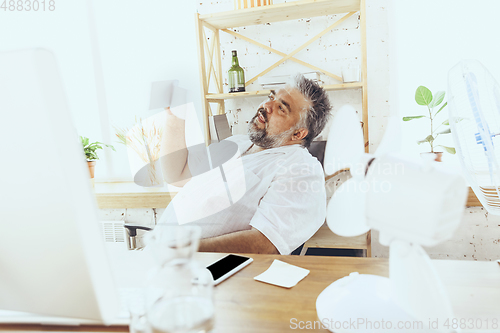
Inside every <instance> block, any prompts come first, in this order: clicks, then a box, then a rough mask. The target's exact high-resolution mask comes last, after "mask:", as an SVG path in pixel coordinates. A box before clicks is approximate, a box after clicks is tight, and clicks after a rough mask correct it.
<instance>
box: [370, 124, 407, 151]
mask: <svg viewBox="0 0 500 333" xmlns="http://www.w3.org/2000/svg"><path fill="white" fill-rule="evenodd" d="M400 125H401V123H400V122H399V119H398V118H396V117H390V118H389V121H388V123H387V127H386V128H387V129H386V130H385V134H384V137H383V138H382V141H381V142H380V145H379V146H378V148H377V150H376V151H375V157H379V156H382V155H385V154H388V153H395V152H400V151H401V126H400Z"/></svg>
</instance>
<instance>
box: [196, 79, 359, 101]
mask: <svg viewBox="0 0 500 333" xmlns="http://www.w3.org/2000/svg"><path fill="white" fill-rule="evenodd" d="M323 88H324V89H325V90H328V91H331V90H344V89H361V88H363V83H362V82H354V83H341V84H330V85H325V86H323ZM270 92H271V91H270V90H255V91H245V92H240V93H227V94H207V95H206V99H207V100H209V101H219V100H224V99H235V98H246V97H256V96H267V95H269V93H270Z"/></svg>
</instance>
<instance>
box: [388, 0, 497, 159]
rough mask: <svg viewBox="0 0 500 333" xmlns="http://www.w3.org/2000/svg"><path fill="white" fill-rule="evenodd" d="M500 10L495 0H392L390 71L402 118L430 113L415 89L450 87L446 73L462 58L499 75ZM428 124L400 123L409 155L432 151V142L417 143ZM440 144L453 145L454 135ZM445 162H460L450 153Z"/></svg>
mask: <svg viewBox="0 0 500 333" xmlns="http://www.w3.org/2000/svg"><path fill="white" fill-rule="evenodd" d="M499 11H500V2H499V1H497V0H481V1H467V0H460V1H457V0H439V1H435V0H418V1H396V0H393V1H392V8H391V13H392V15H393V17H392V19H393V22H392V23H393V25H392V26H391V33H392V36H391V37H392V38H393V40H392V44H393V45H394V50H393V51H394V52H393V54H391V56H392V57H393V59H394V61H393V62H392V64H393V65H394V66H393V67H392V72H393V74H394V75H395V78H396V80H397V89H398V98H399V100H398V101H393V103H394V104H393V105H394V106H395V108H396V109H397V110H398V111H399V112H400V116H407V115H419V114H426V113H425V112H427V109H426V107H424V106H419V105H417V104H416V103H415V98H414V95H415V90H416V88H417V87H418V86H419V85H424V86H426V87H428V88H429V89H431V91H432V92H435V91H438V90H445V91H446V90H447V89H448V87H447V77H448V71H449V70H450V69H451V68H452V67H453V66H454V65H455V64H457V63H458V62H459V61H460V60H462V59H478V60H479V61H481V62H482V63H483V65H485V66H486V67H487V68H488V69H489V70H490V71H491V73H492V74H493V76H494V77H496V78H497V80H498V79H500V62H499V61H498V57H499V55H500V45H499V44H498V42H497V40H498V38H497V37H496V35H497V32H498V31H500V21H499V20H498V15H497V14H498V12H499ZM394 53H395V54H394ZM395 55H397V56H395ZM445 100H446V98H445ZM445 111H446V112H445ZM439 116H441V118H439V119H441V121H442V120H444V119H446V118H447V108H445V109H444V110H443V112H441V114H440V115H439ZM427 124H428V122H427V120H425V119H418V120H413V121H411V122H407V123H403V124H402V128H403V147H404V149H405V150H406V151H407V153H409V154H418V152H423V151H429V150H428V149H429V145H427V144H426V145H421V146H417V144H416V143H415V141H416V140H418V139H423V138H425V137H426V136H427V135H428V134H430V133H427V128H428V125H427ZM441 138H443V136H441V137H440V138H438V140H440V139H441ZM442 143H443V144H445V145H450V146H453V139H452V137H451V135H448V136H447V137H446V140H444V141H442ZM443 161H444V162H445V163H450V164H454V165H458V160H457V158H456V156H452V155H449V154H445V156H444V158H443Z"/></svg>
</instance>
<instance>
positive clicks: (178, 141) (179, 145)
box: [160, 108, 191, 187]
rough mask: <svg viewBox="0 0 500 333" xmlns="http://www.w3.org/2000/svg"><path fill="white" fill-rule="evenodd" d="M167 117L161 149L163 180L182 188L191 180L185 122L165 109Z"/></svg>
mask: <svg viewBox="0 0 500 333" xmlns="http://www.w3.org/2000/svg"><path fill="white" fill-rule="evenodd" d="M165 111H166V114H167V117H166V122H165V126H164V128H163V136H162V142H161V148H160V156H161V166H162V172H163V178H164V179H165V181H166V182H167V183H169V184H172V185H174V186H179V187H182V186H184V185H185V184H186V183H187V182H188V181H189V180H190V179H191V171H190V170H189V166H188V163H187V157H188V150H187V147H186V139H185V136H186V133H185V129H184V127H185V120H184V119H180V118H178V117H176V116H175V115H174V114H173V113H172V112H171V111H170V108H165Z"/></svg>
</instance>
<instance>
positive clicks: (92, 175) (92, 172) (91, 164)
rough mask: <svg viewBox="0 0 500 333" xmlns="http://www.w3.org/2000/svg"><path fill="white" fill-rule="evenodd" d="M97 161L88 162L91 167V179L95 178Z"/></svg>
mask: <svg viewBox="0 0 500 333" xmlns="http://www.w3.org/2000/svg"><path fill="white" fill-rule="evenodd" d="M95 163H96V161H87V165H88V166H89V173H90V178H92V179H93V178H94V170H95Z"/></svg>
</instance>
